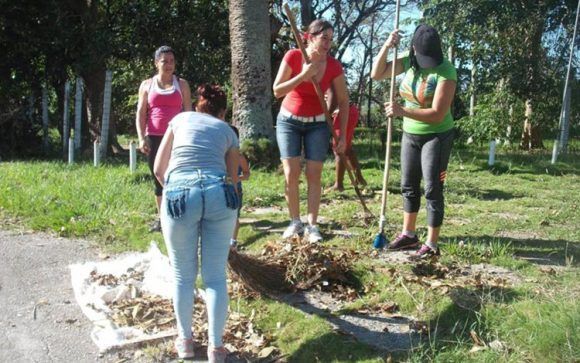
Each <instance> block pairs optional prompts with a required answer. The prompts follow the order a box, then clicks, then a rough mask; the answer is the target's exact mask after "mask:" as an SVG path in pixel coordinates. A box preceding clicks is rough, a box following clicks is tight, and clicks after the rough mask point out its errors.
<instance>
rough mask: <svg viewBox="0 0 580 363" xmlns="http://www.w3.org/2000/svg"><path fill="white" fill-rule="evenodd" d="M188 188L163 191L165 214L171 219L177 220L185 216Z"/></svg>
mask: <svg viewBox="0 0 580 363" xmlns="http://www.w3.org/2000/svg"><path fill="white" fill-rule="evenodd" d="M188 195H189V188H175V189H170V190H166V191H165V200H166V201H167V214H168V215H169V216H170V217H171V218H173V219H179V218H181V217H182V216H183V215H184V214H185V199H186V198H187V196H188Z"/></svg>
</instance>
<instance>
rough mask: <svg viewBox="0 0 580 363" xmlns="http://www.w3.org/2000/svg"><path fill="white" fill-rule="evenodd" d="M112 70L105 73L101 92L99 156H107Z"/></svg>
mask: <svg viewBox="0 0 580 363" xmlns="http://www.w3.org/2000/svg"><path fill="white" fill-rule="evenodd" d="M112 80H113V72H111V71H109V70H108V71H107V72H106V73H105V90H104V92H103V124H102V125H101V156H102V157H103V158H106V157H107V149H108V148H107V146H108V145H109V120H110V116H111V83H112Z"/></svg>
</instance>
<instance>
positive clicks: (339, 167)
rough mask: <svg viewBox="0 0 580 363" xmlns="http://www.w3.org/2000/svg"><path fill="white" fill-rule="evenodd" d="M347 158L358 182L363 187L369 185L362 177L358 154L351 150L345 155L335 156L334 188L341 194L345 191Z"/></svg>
mask: <svg viewBox="0 0 580 363" xmlns="http://www.w3.org/2000/svg"><path fill="white" fill-rule="evenodd" d="M347 158H348V160H349V161H350V165H351V166H352V167H353V169H354V170H353V172H354V177H355V179H356V182H357V183H358V184H359V185H362V186H365V185H367V182H366V180H365V178H364V177H363V176H362V173H361V170H360V166H359V164H358V158H357V157H356V153H355V152H354V150H353V149H352V148H349V149H348V150H347V151H346V152H345V154H344V155H335V182H334V186H333V187H332V188H333V189H334V190H336V191H339V192H342V191H343V190H344V173H345V170H346V159H347Z"/></svg>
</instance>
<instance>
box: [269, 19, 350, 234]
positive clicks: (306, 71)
mask: <svg viewBox="0 0 580 363" xmlns="http://www.w3.org/2000/svg"><path fill="white" fill-rule="evenodd" d="M333 34H334V31H333V29H332V25H331V24H330V23H329V22H327V21H325V20H322V19H318V20H315V21H313V22H312V23H311V24H310V25H309V27H308V31H307V32H306V33H305V34H304V38H305V41H306V43H307V45H306V52H307V54H308V55H309V57H310V59H311V63H310V64H305V62H304V59H303V57H302V53H301V52H300V51H299V50H298V49H293V50H290V51H288V52H287V53H286V54H285V55H284V59H283V60H282V64H280V68H279V69H278V74H277V75H276V79H275V81H274V86H273V89H274V96H276V97H277V98H280V97H284V100H283V101H282V107H281V108H280V113H279V114H278V118H277V121H276V139H277V141H278V147H279V149H280V157H281V159H282V165H283V167H284V177H285V181H286V188H285V195H286V201H287V203H288V210H289V214H290V219H291V221H290V225H289V226H288V228H286V230H285V231H284V234H283V235H282V237H284V238H289V237H292V236H293V235H295V234H298V235H300V234H302V233H304V236H305V237H306V238H307V240H308V241H309V242H311V243H314V242H320V241H322V236H321V234H320V230H319V229H318V226H317V221H318V210H319V208H320V194H321V176H322V166H323V162H324V159H325V158H326V153H327V150H328V144H329V138H330V130H329V129H328V126H327V123H326V118H325V115H324V111H323V108H322V106H321V105H320V101H319V99H318V96H317V95H316V92H315V89H314V85H313V84H312V82H317V83H319V84H320V88H321V89H322V92H326V90H328V89H329V88H330V87H331V86H332V87H333V88H334V90H335V93H336V97H337V103H338V108H339V109H340V111H341V114H340V115H341V130H342V131H343V132H342V133H341V137H340V140H339V142H338V145H337V146H336V152H337V153H343V152H344V149H345V145H346V121H347V117H348V91H347V88H346V81H345V77H344V72H343V69H342V65H341V64H340V62H339V61H337V60H336V59H335V58H333V57H331V56H330V55H329V54H328V52H329V51H330V47H331V44H332V36H333ZM303 148H304V155H305V159H306V171H305V174H306V181H307V185H308V225H307V226H306V228H304V226H303V224H302V222H301V220H300V199H299V187H298V184H299V181H300V174H301V169H302V168H301V163H300V161H301V160H300V159H301V155H302V149H303Z"/></svg>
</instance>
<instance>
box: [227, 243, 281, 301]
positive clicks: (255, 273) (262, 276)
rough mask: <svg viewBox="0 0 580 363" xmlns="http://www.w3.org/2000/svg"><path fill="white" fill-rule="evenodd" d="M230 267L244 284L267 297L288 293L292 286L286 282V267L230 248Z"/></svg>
mask: <svg viewBox="0 0 580 363" xmlns="http://www.w3.org/2000/svg"><path fill="white" fill-rule="evenodd" d="M228 265H229V267H230V271H232V272H233V273H234V274H235V275H236V276H237V277H239V279H240V280H241V281H242V283H243V284H244V285H245V286H247V287H249V288H250V289H252V290H254V291H256V292H258V293H260V294H265V295H271V294H277V293H281V292H288V291H291V290H292V285H291V284H290V282H289V281H288V280H286V267H285V266H283V265H281V264H279V263H274V262H268V261H264V260H262V259H260V258H258V257H255V256H251V255H247V254H245V253H241V252H239V251H238V250H237V249H236V248H230V254H229V257H228Z"/></svg>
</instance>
